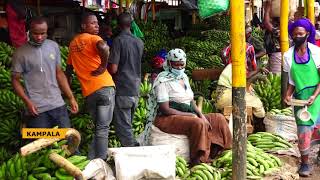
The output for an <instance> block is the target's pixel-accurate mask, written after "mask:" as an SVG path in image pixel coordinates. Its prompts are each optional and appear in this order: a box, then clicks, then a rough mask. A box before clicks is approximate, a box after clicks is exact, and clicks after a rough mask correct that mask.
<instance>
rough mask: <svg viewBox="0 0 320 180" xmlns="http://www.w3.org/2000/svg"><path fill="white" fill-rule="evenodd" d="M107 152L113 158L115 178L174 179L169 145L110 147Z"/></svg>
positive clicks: (172, 157) (173, 159) (173, 167)
mask: <svg viewBox="0 0 320 180" xmlns="http://www.w3.org/2000/svg"><path fill="white" fill-rule="evenodd" d="M108 154H110V156H112V157H113V158H114V162H115V168H116V174H117V180H137V179H166V180H174V179H175V167H176V156H175V154H174V147H173V146H171V145H163V146H140V147H122V148H110V149H108Z"/></svg>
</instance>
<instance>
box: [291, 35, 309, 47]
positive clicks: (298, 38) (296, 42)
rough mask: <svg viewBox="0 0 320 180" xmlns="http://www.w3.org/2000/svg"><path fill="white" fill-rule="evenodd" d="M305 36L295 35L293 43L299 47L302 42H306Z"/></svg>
mask: <svg viewBox="0 0 320 180" xmlns="http://www.w3.org/2000/svg"><path fill="white" fill-rule="evenodd" d="M307 37H308V36H307V35H305V36H303V37H295V38H293V42H294V45H295V46H296V47H300V46H301V45H302V44H303V43H304V42H306V39H307Z"/></svg>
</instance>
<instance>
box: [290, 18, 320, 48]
mask: <svg viewBox="0 0 320 180" xmlns="http://www.w3.org/2000/svg"><path fill="white" fill-rule="evenodd" d="M296 27H303V28H304V29H305V30H306V31H307V32H309V37H308V42H310V43H312V44H315V43H316V40H315V37H316V29H315V27H314V26H313V24H312V23H311V22H310V20H309V19H307V18H301V19H299V20H296V21H295V22H293V23H291V24H289V28H288V30H289V35H290V36H291V37H292V34H293V30H294V29H295V28H296Z"/></svg>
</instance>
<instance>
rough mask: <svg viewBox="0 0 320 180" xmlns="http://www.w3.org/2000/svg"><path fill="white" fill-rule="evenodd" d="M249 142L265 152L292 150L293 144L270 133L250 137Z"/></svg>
mask: <svg viewBox="0 0 320 180" xmlns="http://www.w3.org/2000/svg"><path fill="white" fill-rule="evenodd" d="M248 141H249V142H250V143H251V144H252V145H253V146H255V147H257V148H260V149H262V150H264V151H277V150H286V149H289V148H292V147H293V146H292V144H291V143H289V142H288V141H286V140H285V139H284V138H283V137H281V136H279V135H274V134H272V133H268V132H258V133H256V134H251V135H249V136H248Z"/></svg>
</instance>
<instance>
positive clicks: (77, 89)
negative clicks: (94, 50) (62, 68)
mask: <svg viewBox="0 0 320 180" xmlns="http://www.w3.org/2000/svg"><path fill="white" fill-rule="evenodd" d="M71 89H72V91H73V93H74V94H81V92H82V91H81V85H80V81H79V80H78V78H77V76H76V75H74V74H73V76H72V81H71Z"/></svg>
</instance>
